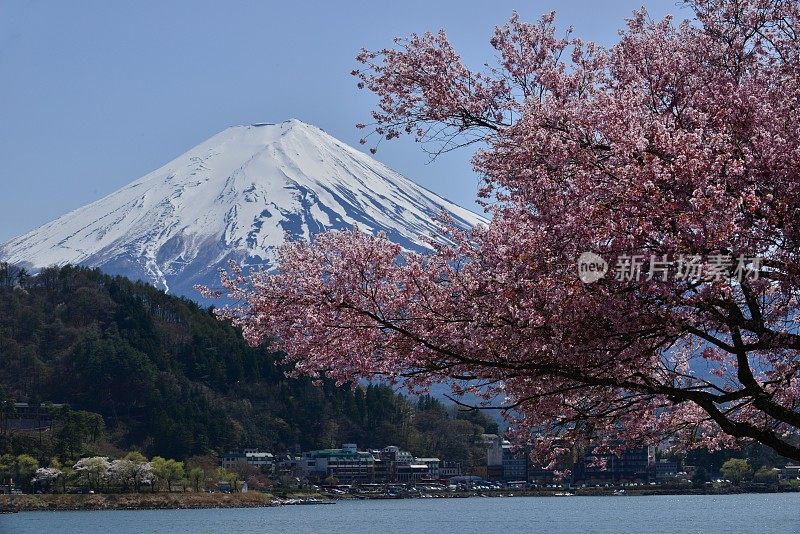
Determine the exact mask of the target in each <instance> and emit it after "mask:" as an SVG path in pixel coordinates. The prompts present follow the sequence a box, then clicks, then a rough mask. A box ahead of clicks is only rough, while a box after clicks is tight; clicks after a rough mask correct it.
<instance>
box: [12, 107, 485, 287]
mask: <svg viewBox="0 0 800 534" xmlns="http://www.w3.org/2000/svg"><path fill="white" fill-rule="evenodd" d="M442 210H445V211H447V212H448V213H449V214H450V215H451V216H452V217H453V219H454V220H455V221H456V222H457V223H458V224H459V225H462V226H464V227H469V226H473V225H475V224H477V223H479V222H481V221H483V219H482V218H481V217H480V216H478V215H476V214H474V213H472V212H470V211H468V210H466V209H464V208H461V207H459V206H457V205H455V204H453V203H451V202H449V201H447V200H445V199H443V198H441V197H439V196H438V195H436V194H434V193H432V192H430V191H428V190H426V189H424V188H423V187H421V186H419V185H417V184H416V183H414V182H412V181H411V180H409V179H407V178H405V177H404V176H402V175H400V174H398V173H397V172H395V171H393V170H391V169H389V168H388V167H386V166H385V165H383V164H381V163H380V162H378V161H376V160H375V159H373V158H371V157H369V156H367V155H366V154H364V153H362V152H360V151H358V150H356V149H354V148H352V147H349V146H347V145H346V144H344V143H342V142H341V141H338V140H337V139H335V138H334V137H332V136H330V135H328V134H327V133H325V132H324V131H322V130H321V129H319V128H317V127H315V126H311V125H308V124H305V123H303V122H301V121H298V120H295V119H292V120H289V121H286V122H282V123H280V124H253V125H250V126H235V127H231V128H228V129H226V130H224V131H222V132H220V133H219V134H217V135H215V136H213V137H211V138H210V139H208V140H207V141H205V142H203V143H201V144H199V145H198V146H196V147H194V148H192V149H191V150H189V151H187V152H186V153H184V154H182V155H181V156H178V157H177V158H175V159H174V160H173V161H171V162H169V163H167V164H166V165H164V166H163V167H161V168H159V169H157V170H155V171H153V172H151V173H149V174H147V175H145V176H143V177H141V178H139V179H138V180H136V181H134V182H132V183H130V184H129V185H127V186H125V187H123V188H121V189H119V190H117V191H115V192H114V193H111V194H110V195H108V196H106V197H104V198H102V199H100V200H97V201H96V202H93V203H91V204H88V205H86V206H84V207H82V208H79V209H77V210H75V211H72V212H70V213H68V214H66V215H64V216H62V217H59V218H58V219H55V220H54V221H51V222H49V223H47V224H44V225H42V226H40V227H39V228H36V229H35V230H33V231H31V232H29V233H27V234H24V235H22V236H19V237H17V238H14V239H12V240H10V241H8V242H7V243H5V244H3V245H0V259H2V260H3V261H7V262H9V263H13V264H17V265H21V266H25V267H27V268H29V269H31V270H36V269H40V268H42V267H46V266H49V265H64V264H68V263H69V264H76V265H84V266H89V267H99V268H100V269H102V270H103V271H105V272H107V273H110V274H121V275H124V276H127V277H129V278H132V279H140V280H143V281H146V282H150V283H153V284H154V285H156V286H158V287H161V288H162V289H165V290H167V291H169V292H171V293H175V294H180V295H186V296H189V297H193V298H197V297H198V294H197V293H196V291H195V290H194V289H193V286H194V285H195V284H197V283H203V284H208V285H211V286H214V285H217V280H218V274H217V271H218V269H219V268H220V267H223V266H225V265H226V264H227V262H228V261H229V260H231V259H232V260H235V261H237V262H241V263H243V264H244V265H246V266H254V265H259V266H265V267H267V268H269V267H271V266H272V264H273V263H272V262H273V261H274V259H275V252H276V248H277V247H278V246H280V244H281V243H282V242H283V241H284V238H285V236H286V235H287V234H288V235H289V236H290V238H292V239H298V238H302V239H312V238H313V236H314V235H316V234H318V233H321V232H325V231H327V230H332V229H346V228H350V227H351V226H352V225H353V224H358V226H359V228H361V229H362V230H364V231H368V232H377V231H384V232H386V234H387V236H388V237H389V238H390V239H392V240H393V241H395V242H396V243H398V244H400V245H402V246H403V247H405V248H406V249H409V250H424V248H425V245H424V244H423V242H422V240H421V239H420V237H421V236H424V235H426V234H430V233H431V232H433V231H435V229H436V224H435V223H434V221H433V219H434V217H436V216H437V215H438V214H439V213H440V212H441V211H442Z"/></svg>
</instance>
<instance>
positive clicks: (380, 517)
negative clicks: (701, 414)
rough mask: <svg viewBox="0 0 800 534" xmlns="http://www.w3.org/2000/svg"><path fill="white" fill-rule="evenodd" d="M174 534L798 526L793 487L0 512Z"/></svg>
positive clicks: (2, 522)
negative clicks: (760, 491)
mask: <svg viewBox="0 0 800 534" xmlns="http://www.w3.org/2000/svg"><path fill="white" fill-rule="evenodd" d="M176 532H189V533H208V534H234V533H239V532H292V533H295V532H297V533H306V532H307V533H312V534H317V533H334V532H342V533H347V534H383V533H403V534H406V533H422V532H441V533H458V534H464V533H472V532H474V533H481V534H488V533H492V534H494V533H508V532H626V533H631V532H636V533H638V532H647V533H669V532H703V533H717V532H719V533H726V534H727V533H732V532H754V533H764V534H766V533H773V532H775V533H800V493H781V494H768V495H722V496H719V495H698V496H695V495H676V496H658V497H544V498H542V497H513V498H469V499H407V500H384V501H340V502H338V503H336V504H335V505H327V506H283V507H275V508H240V509H222V510H211V509H204V510H141V511H119V512H117V511H109V512H105V511H103V512H22V513H18V514H8V515H1V516H0V533H2V534H28V533H31V534H32V533H36V534H41V533H48V534H49V533H57V534H83V533H91V534H106V533H113V534H116V533H120V534H127V533H131V534H133V533H136V534H139V533H154V534H173V533H176Z"/></svg>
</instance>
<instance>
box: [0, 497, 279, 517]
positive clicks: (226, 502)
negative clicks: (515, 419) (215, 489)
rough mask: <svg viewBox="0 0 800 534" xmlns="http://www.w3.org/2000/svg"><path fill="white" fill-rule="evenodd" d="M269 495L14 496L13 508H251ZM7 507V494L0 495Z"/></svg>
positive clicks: (263, 503) (270, 500) (271, 502)
mask: <svg viewBox="0 0 800 534" xmlns="http://www.w3.org/2000/svg"><path fill="white" fill-rule="evenodd" d="M274 504H276V501H275V499H274V497H273V496H272V495H268V494H265V493H258V492H247V493H233V494H227V493H109V494H103V493H97V494H92V495H78V494H66V495H61V494H57V495H50V494H48V495H14V502H13V510H15V511H18V512H21V511H44V510H140V509H154V508H252V507H258V506H272V505H274ZM0 509H3V510H7V509H8V496H7V495H5V496H2V497H0Z"/></svg>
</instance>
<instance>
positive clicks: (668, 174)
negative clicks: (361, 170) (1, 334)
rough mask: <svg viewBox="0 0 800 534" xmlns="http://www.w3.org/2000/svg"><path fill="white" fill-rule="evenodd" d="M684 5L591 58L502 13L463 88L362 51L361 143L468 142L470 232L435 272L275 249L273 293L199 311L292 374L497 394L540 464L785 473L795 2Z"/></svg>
mask: <svg viewBox="0 0 800 534" xmlns="http://www.w3.org/2000/svg"><path fill="white" fill-rule="evenodd" d="M687 5H688V6H689V8H691V10H692V13H693V16H692V17H691V20H686V21H683V22H680V23H677V22H675V21H674V20H673V19H672V18H670V17H667V18H665V19H664V20H656V21H653V20H651V19H650V18H649V16H648V15H647V13H646V12H645V11H644V10H642V11H638V12H636V13H634V14H633V15H632V17H631V18H630V20H628V21H627V26H626V29H625V30H624V31H622V32H620V38H619V41H618V42H617V43H616V44H615V45H613V46H611V47H609V48H604V47H600V46H598V45H596V44H592V43H587V42H584V41H582V40H581V39H579V38H576V37H574V36H573V35H572V33H571V32H569V31H567V32H566V33H564V34H563V35H562V34H560V33H559V32H558V31H557V29H556V25H555V18H554V15H553V14H549V15H545V16H544V17H542V18H541V19H540V20H539V21H538V22H536V23H526V22H523V21H522V20H520V18H519V17H518V16H517V15H516V14H515V15H513V16H512V18H511V19H510V20H509V22H508V23H507V24H505V25H504V26H501V27H498V28H496V29H495V31H494V34H493V36H492V37H491V40H490V44H491V47H492V48H493V51H494V56H495V57H496V63H494V64H487V65H485V66H484V67H481V68H479V69H477V70H475V69H470V68H468V67H467V66H466V65H464V64H463V62H462V61H461V59H460V57H459V55H458V54H457V52H456V51H455V49H454V48H453V46H452V45H451V44H450V42H449V41H448V39H447V36H446V34H445V33H444V32H439V33H437V34H430V33H426V34H424V35H412V36H410V37H409V38H407V39H398V40H396V42H395V46H394V47H393V48H388V49H385V50H380V51H368V50H364V51H362V53H361V54H360V55H359V56H358V61H359V62H360V63H361V64H362V67H361V68H360V69H359V70H356V71H354V73H353V74H354V75H355V76H356V77H357V78H358V83H359V87H361V88H365V89H367V90H369V91H371V92H373V93H375V94H376V95H377V97H378V99H379V100H378V104H377V108H376V110H375V111H374V112H373V114H372V116H373V119H374V122H373V124H372V126H371V127H370V128H371V133H370V135H367V136H366V139H365V142H368V140H369V139H370V138H372V139H376V138H377V139H379V140H387V139H392V138H395V137H399V136H400V135H406V134H410V135H412V136H414V137H415V138H416V139H417V140H418V141H420V142H422V143H423V146H424V147H426V148H428V149H429V150H431V151H432V152H434V153H438V152H441V151H446V150H451V149H454V148H457V147H465V146H471V147H472V149H474V156H473V164H474V168H475V170H476V172H477V173H479V175H480V176H481V177H482V186H481V188H480V190H479V192H478V195H479V200H480V202H481V203H482V204H483V205H484V206H485V208H486V209H487V211H488V212H489V214H490V215H491V222H490V223H489V224H488V225H487V226H480V227H477V228H474V229H472V230H469V231H459V230H458V229H456V228H454V227H452V226H451V225H449V224H448V223H447V221H443V225H442V235H440V236H433V237H432V238H431V241H430V244H431V248H432V252H431V253H430V254H415V253H409V252H406V251H403V250H402V249H401V248H400V247H399V246H398V245H396V244H393V243H391V242H390V241H389V240H388V239H387V238H386V237H385V236H383V235H380V234H379V235H368V234H366V233H362V232H360V231H358V230H357V229H356V230H353V231H351V232H333V233H329V234H325V235H322V236H321V237H319V238H318V239H317V240H316V241H315V242H314V243H313V244H307V243H303V242H295V243H289V244H287V245H285V246H284V247H283V249H282V251H281V254H280V261H279V271H278V272H277V273H276V274H268V273H265V272H255V273H243V272H242V271H241V270H240V269H239V268H238V267H236V266H235V265H234V266H232V268H231V271H230V272H229V273H227V274H223V285H224V287H225V288H226V289H227V291H228V293H229V294H230V296H231V297H233V298H234V299H239V301H240V302H241V303H242V304H241V305H240V306H237V307H233V308H228V309H226V310H223V311H221V312H219V313H220V315H221V316H222V317H227V318H231V319H233V321H234V322H235V323H236V324H238V325H240V326H241V327H242V328H243V331H244V334H245V336H246V338H247V339H248V340H249V342H251V343H253V344H258V343H262V342H265V341H268V340H272V339H277V341H276V343H277V344H279V345H280V347H281V348H282V349H283V350H284V351H285V352H286V354H287V356H286V358H287V360H288V361H289V362H293V363H294V364H295V369H296V373H298V374H306V375H311V376H314V377H319V376H321V375H323V374H324V375H325V376H328V377H333V378H335V379H337V380H338V381H340V382H344V381H352V380H359V379H369V380H373V379H381V378H389V379H390V380H403V382H404V383H405V384H406V385H407V386H409V387H412V388H418V389H425V388H426V387H428V386H429V385H431V384H432V383H436V382H449V383H451V384H452V387H453V389H454V392H456V393H458V394H461V393H464V392H466V391H469V392H471V393H473V394H476V395H479V396H481V397H483V398H486V399H490V398H494V397H497V396H500V397H502V398H503V399H504V400H505V402H506V403H507V404H506V407H507V408H508V409H509V410H508V414H509V416H510V417H513V419H514V421H513V423H514V425H513V428H514V431H515V437H516V439H518V440H519V442H520V443H522V442H528V443H530V444H532V445H533V446H534V451H535V456H537V457H539V458H540V459H542V460H544V459H548V458H549V459H551V460H552V459H553V458H555V457H556V456H557V454H558V453H559V452H560V451H562V450H563V449H562V448H563V447H565V446H568V444H570V443H575V442H576V441H578V440H584V439H590V440H592V442H593V443H595V444H598V445H599V448H614V447H618V446H626V445H630V444H641V443H659V442H662V440H664V439H666V438H670V439H672V441H673V442H674V443H676V444H682V445H689V446H707V447H712V448H715V447H722V446H734V445H736V443H737V442H738V441H739V440H755V441H758V442H761V443H763V444H765V445H767V446H769V447H772V448H773V449H774V450H775V451H777V452H778V453H780V454H782V455H784V456H786V457H789V458H793V459H795V460H799V459H800V447H798V429H799V428H800V411H799V406H800V358H798V354H800V332H798V320H799V319H800V314H798V312H800V310H798V291H799V290H800V272H799V269H800V174H799V173H800V171H799V170H798V169H800V126H798V124H800V120H799V119H800V61H798V59H799V58H798V55H799V54H800V41H799V40H798V39H799V38H800V4H798V2H796V1H794V0H791V1H786V0H736V1H734V0H694V1H690V2H687ZM359 126H360V127H362V128H364V127H365V126H364V125H359ZM587 252H591V253H593V254H596V255H597V256H590V258H592V259H593V260H594V261H595V262H596V264H595V267H596V268H597V270H596V271H595V272H596V273H597V274H599V275H602V274H604V275H605V276H598V277H596V278H599V279H597V280H596V281H594V280H588V281H594V283H585V282H584V281H582V279H581V277H579V271H578V268H579V261H578V260H579V258H581V255H582V254H584V253H587ZM584 257H585V256H584ZM598 258H602V259H603V260H604V261H605V262H607V264H606V265H605V266H604V265H603V264H602V262H598ZM584 279H585V278H584ZM565 444H566V445H565Z"/></svg>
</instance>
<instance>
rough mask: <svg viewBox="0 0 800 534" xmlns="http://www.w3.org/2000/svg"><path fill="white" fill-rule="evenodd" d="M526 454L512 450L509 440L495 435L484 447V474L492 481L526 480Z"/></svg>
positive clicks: (527, 461) (527, 462)
mask: <svg viewBox="0 0 800 534" xmlns="http://www.w3.org/2000/svg"><path fill="white" fill-rule="evenodd" d="M528 464H529V460H528V454H527V452H526V451H514V449H513V448H512V446H511V442H509V441H508V440H507V439H505V438H503V436H497V435H495V436H494V438H493V439H491V441H489V445H488V447H487V449H486V476H487V478H488V479H489V480H493V481H503V482H512V481H521V480H524V481H527V480H528Z"/></svg>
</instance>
